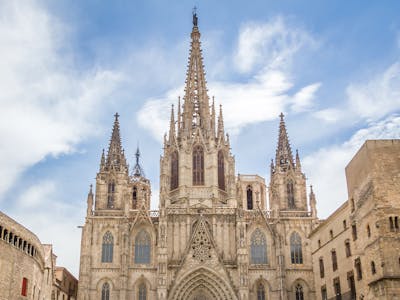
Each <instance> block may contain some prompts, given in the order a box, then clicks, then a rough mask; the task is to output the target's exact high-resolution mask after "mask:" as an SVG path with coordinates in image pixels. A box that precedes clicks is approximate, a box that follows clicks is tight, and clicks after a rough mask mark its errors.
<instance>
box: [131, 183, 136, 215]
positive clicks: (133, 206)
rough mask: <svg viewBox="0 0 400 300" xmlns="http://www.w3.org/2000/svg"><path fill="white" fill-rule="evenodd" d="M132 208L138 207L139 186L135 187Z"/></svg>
mask: <svg viewBox="0 0 400 300" xmlns="http://www.w3.org/2000/svg"><path fill="white" fill-rule="evenodd" d="M132 208H133V209H137V187H136V186H134V187H133V191H132Z"/></svg>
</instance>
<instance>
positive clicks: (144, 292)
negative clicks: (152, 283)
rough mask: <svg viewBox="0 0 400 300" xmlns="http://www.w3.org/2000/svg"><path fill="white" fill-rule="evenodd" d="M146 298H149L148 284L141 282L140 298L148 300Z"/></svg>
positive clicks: (140, 299)
mask: <svg viewBox="0 0 400 300" xmlns="http://www.w3.org/2000/svg"><path fill="white" fill-rule="evenodd" d="M146 299H147V289H146V284H144V283H141V284H140V285H139V300H146Z"/></svg>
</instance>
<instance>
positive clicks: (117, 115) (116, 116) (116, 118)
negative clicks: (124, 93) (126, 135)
mask: <svg viewBox="0 0 400 300" xmlns="http://www.w3.org/2000/svg"><path fill="white" fill-rule="evenodd" d="M114 117H115V120H118V117H119V114H118V113H117V112H116V113H115V115H114Z"/></svg>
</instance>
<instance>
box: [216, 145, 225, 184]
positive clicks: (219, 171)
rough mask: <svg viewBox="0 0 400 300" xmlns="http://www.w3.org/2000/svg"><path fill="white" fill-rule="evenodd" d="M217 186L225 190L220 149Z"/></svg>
mask: <svg viewBox="0 0 400 300" xmlns="http://www.w3.org/2000/svg"><path fill="white" fill-rule="evenodd" d="M218 187H219V188H220V189H221V190H225V162H224V154H223V153H222V151H218Z"/></svg>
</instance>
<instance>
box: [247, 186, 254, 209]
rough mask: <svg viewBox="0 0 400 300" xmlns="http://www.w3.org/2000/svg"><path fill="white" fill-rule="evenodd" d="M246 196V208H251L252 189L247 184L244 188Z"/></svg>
mask: <svg viewBox="0 0 400 300" xmlns="http://www.w3.org/2000/svg"><path fill="white" fill-rule="evenodd" d="M246 196H247V209H253V189H252V187H251V186H250V185H249V186H248V187H247V190H246Z"/></svg>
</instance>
